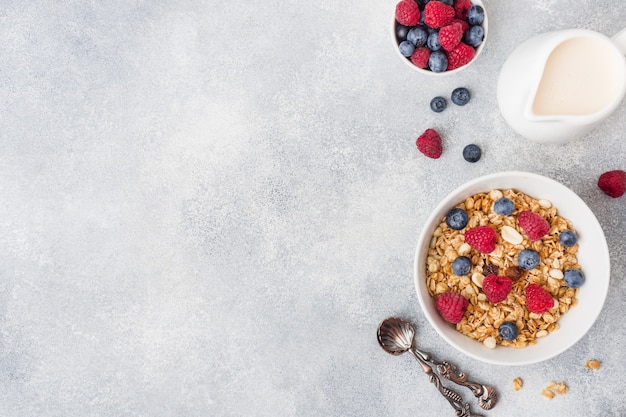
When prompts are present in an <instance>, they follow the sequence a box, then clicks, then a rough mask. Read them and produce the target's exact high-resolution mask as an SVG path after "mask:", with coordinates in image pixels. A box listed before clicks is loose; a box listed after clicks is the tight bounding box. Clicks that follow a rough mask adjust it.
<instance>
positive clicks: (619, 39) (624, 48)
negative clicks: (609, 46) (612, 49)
mask: <svg viewBox="0 0 626 417" xmlns="http://www.w3.org/2000/svg"><path fill="white" fill-rule="evenodd" d="M611 40H612V41H613V43H614V44H615V46H617V49H619V50H620V52H621V53H622V55H626V28H624V29H622V30H621V31H619V32H618V33H617V34H616V35H614V36H613V37H612V38H611Z"/></svg>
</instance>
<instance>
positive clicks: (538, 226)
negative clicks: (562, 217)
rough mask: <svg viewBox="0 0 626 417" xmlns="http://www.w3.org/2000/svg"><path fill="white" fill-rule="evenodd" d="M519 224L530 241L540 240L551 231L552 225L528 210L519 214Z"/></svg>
mask: <svg viewBox="0 0 626 417" xmlns="http://www.w3.org/2000/svg"><path fill="white" fill-rule="evenodd" d="M517 223H519V225H520V227H521V228H522V229H523V230H524V233H526V236H528V238H529V239H530V240H539V239H541V238H542V237H544V236H545V235H546V234H547V233H548V232H549V231H550V223H548V221H547V220H546V219H544V218H543V217H541V216H540V215H538V214H537V213H533V212H532V211H527V210H526V211H522V212H521V213H520V214H518V215H517Z"/></svg>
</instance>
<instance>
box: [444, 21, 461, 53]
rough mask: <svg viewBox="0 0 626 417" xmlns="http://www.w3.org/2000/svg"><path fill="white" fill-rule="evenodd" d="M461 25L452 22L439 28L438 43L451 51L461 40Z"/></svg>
mask: <svg viewBox="0 0 626 417" xmlns="http://www.w3.org/2000/svg"><path fill="white" fill-rule="evenodd" d="M462 37H463V26H462V25H461V24H460V23H452V24H450V25H448V26H444V27H442V28H441V29H439V44H440V45H441V47H442V48H443V49H445V50H446V51H451V50H453V49H454V48H456V46H457V45H458V44H459V42H461V38H462Z"/></svg>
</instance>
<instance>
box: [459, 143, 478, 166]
mask: <svg viewBox="0 0 626 417" xmlns="http://www.w3.org/2000/svg"><path fill="white" fill-rule="evenodd" d="M481 154H482V152H481V150H480V148H479V147H478V145H474V144H473V143H472V144H470V145H467V146H466V147H465V148H463V158H464V159H465V160H466V161H467V162H472V163H474V162H478V160H479V159H480V156H481Z"/></svg>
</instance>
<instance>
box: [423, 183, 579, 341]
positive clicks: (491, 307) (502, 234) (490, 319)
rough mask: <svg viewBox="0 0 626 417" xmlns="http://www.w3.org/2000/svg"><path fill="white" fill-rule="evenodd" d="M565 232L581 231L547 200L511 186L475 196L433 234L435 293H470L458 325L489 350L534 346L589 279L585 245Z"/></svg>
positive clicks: (430, 267) (430, 278) (430, 281)
mask: <svg viewBox="0 0 626 417" xmlns="http://www.w3.org/2000/svg"><path fill="white" fill-rule="evenodd" d="M503 202H504V203H505V204H503ZM496 203H498V204H496ZM520 215H521V218H520ZM487 229H489V230H487ZM566 231H567V232H569V233H573V234H575V230H574V229H573V227H572V224H571V223H570V222H569V221H568V220H567V219H565V218H563V217H561V216H559V215H558V214H557V210H556V208H555V207H553V206H552V204H551V203H550V202H549V201H547V200H539V199H535V198H533V197H530V196H528V195H526V194H524V193H522V192H518V191H515V190H512V189H508V190H492V191H490V192H488V193H479V194H475V195H473V196H471V197H468V198H467V199H465V201H463V202H461V203H460V204H458V205H457V206H456V207H455V208H453V209H452V210H450V213H448V215H447V216H446V218H444V219H442V220H441V222H440V224H439V226H438V227H437V228H436V229H435V231H434V233H433V236H432V239H431V242H430V247H429V250H428V256H427V264H426V284H427V287H428V291H429V293H430V295H431V296H432V297H433V298H434V299H437V298H439V296H441V295H442V294H446V293H455V294H460V295H462V296H463V297H464V298H466V299H467V301H468V303H467V305H466V306H465V304H464V303H456V304H455V305H456V306H462V307H463V310H462V311H461V314H460V315H459V314H458V313H459V312H453V313H456V314H451V315H452V316H455V317H458V318H459V320H458V321H457V320H455V321H451V322H452V323H454V324H455V325H456V329H457V330H458V331H459V332H461V333H463V334H464V335H466V336H469V337H471V338H473V339H476V340H478V341H480V342H483V343H484V344H485V346H487V347H489V348H493V347H495V346H496V345H497V344H500V345H503V346H513V347H518V348H521V347H524V346H527V345H531V344H535V343H536V339H537V338H540V337H544V336H546V335H547V334H548V333H550V332H552V331H554V330H557V329H558V328H559V325H558V323H557V321H558V320H559V318H560V317H561V315H562V314H564V313H566V312H567V311H568V310H569V309H570V307H573V306H575V305H576V304H577V300H576V295H577V293H578V291H579V289H578V287H579V286H580V285H582V282H584V276H583V275H582V273H581V272H580V269H581V267H580V265H579V264H578V260H577V258H576V254H577V252H578V244H576V243H574V244H572V245H571V246H566V245H564V244H563V243H562V242H561V241H560V239H559V237H560V235H561V234H562V233H563V232H566ZM459 258H461V260H458V259H459ZM463 258H467V259H463ZM455 261H456V264H455ZM467 261H469V262H467ZM467 264H469V265H470V266H469V268H467ZM466 269H469V271H468V272H467V273H466V274H461V275H459V274H460V273H461V272H465V270H466ZM569 270H573V271H576V272H578V275H579V276H580V278H581V280H580V281H579V282H578V284H580V285H578V286H573V285H570V284H571V281H569V284H568V280H566V279H564V278H565V275H567V274H566V272H567V271H569ZM485 282H487V284H488V285H487V286H488V287H489V288H485ZM439 304H442V303H439ZM438 307H439V305H438ZM444 307H450V306H444ZM457 308H459V307H457ZM448 312H449V311H448ZM448 321H450V320H448ZM501 326H504V328H501ZM513 327H515V328H513ZM516 330H517V331H516Z"/></svg>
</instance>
